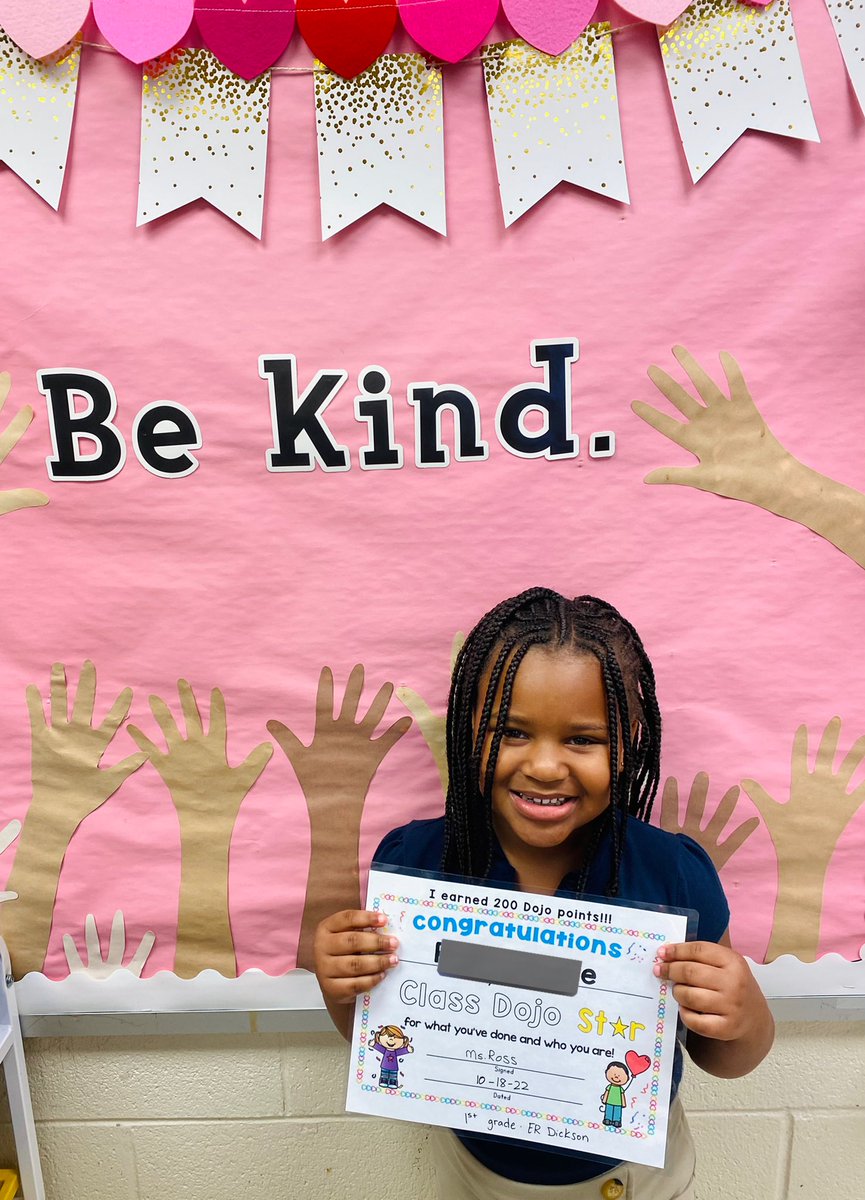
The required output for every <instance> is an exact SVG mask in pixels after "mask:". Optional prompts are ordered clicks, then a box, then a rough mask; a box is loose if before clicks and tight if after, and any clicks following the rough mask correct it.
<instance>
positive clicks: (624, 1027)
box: [613, 1017, 628, 1037]
mask: <svg viewBox="0 0 865 1200" xmlns="http://www.w3.org/2000/svg"><path fill="white" fill-rule="evenodd" d="M627 1032H628V1023H627V1021H623V1020H622V1018H621V1017H616V1019H615V1021H614V1022H613V1037H615V1036H616V1034H618V1035H619V1037H624V1036H625V1034H626V1033H627Z"/></svg>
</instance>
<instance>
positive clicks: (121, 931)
mask: <svg viewBox="0 0 865 1200" xmlns="http://www.w3.org/2000/svg"><path fill="white" fill-rule="evenodd" d="M125 949H126V923H125V922H124V920H123V913H122V911H121V910H120V909H119V908H118V910H117V912H116V913H115V914H114V919H113V920H112V922H111V938H110V940H109V942H108V959H107V960H106V961H108V962H110V963H115V964H116V965H117V966H118V967H119V966H122V964H123V952H124V951H125Z"/></svg>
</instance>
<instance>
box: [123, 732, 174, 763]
mask: <svg viewBox="0 0 865 1200" xmlns="http://www.w3.org/2000/svg"><path fill="white" fill-rule="evenodd" d="M126 732H127V733H128V734H129V736H130V737H131V738H132V740H133V742H135V745H136V746H137V747H138V749H139V750H142V751H143V752H144V754H146V755H147V757H148V758H150V759H152V760H153V761H154V762H156V761H158V760H159V759H160V758H164V757H165V755H164V754H163V753H162V751H161V750H160V749H159V747H158V746H157V744H156V742H152V741H151V740H150V738H149V737H148V736H147V734H146V733H145V732H144V731H143V730H142V729H139V728H138V726H137V725H127V726H126Z"/></svg>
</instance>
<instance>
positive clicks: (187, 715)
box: [177, 679, 204, 738]
mask: <svg viewBox="0 0 865 1200" xmlns="http://www.w3.org/2000/svg"><path fill="white" fill-rule="evenodd" d="M177 694H178V696H179V697H180V708H181V711H182V712H183V720H184V721H185V722H186V736H187V738H190V737H193V736H194V735H197V736H198V737H202V736H203V734H204V725H203V724H202V721H201V713H200V712H199V710H198V701H197V700H196V699H195V692H193V690H192V685H191V684H190V682H189V680H188V679H178V681H177Z"/></svg>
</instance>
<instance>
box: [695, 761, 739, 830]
mask: <svg viewBox="0 0 865 1200" xmlns="http://www.w3.org/2000/svg"><path fill="white" fill-rule="evenodd" d="M704 778H705V780H706V791H707V792H708V788H709V776H708V775H706V776H704ZM738 799H739V788H738V786H737V785H736V784H735V783H734V784H733V786H732V787H730V788H727V790H726V792H724V795H723V796H722V797H721V799H720V801H719V802H718V807H717V808H716V809H715V812H714V813H713V815H712V819H711V820H710V821H709V824H708V825H707V827H706V833H707V834H709V836H710V837H711V839H712V841H713V842H717V841H718V839H719V838H720V836H721V834H722V833H723V832H724V826H725V825H726V824H727V822H728V821H729V820H730V817H732V815H733V809H734V808H735V807H736V801H737V800H738ZM703 802H704V804H705V797H704V798H703Z"/></svg>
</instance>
